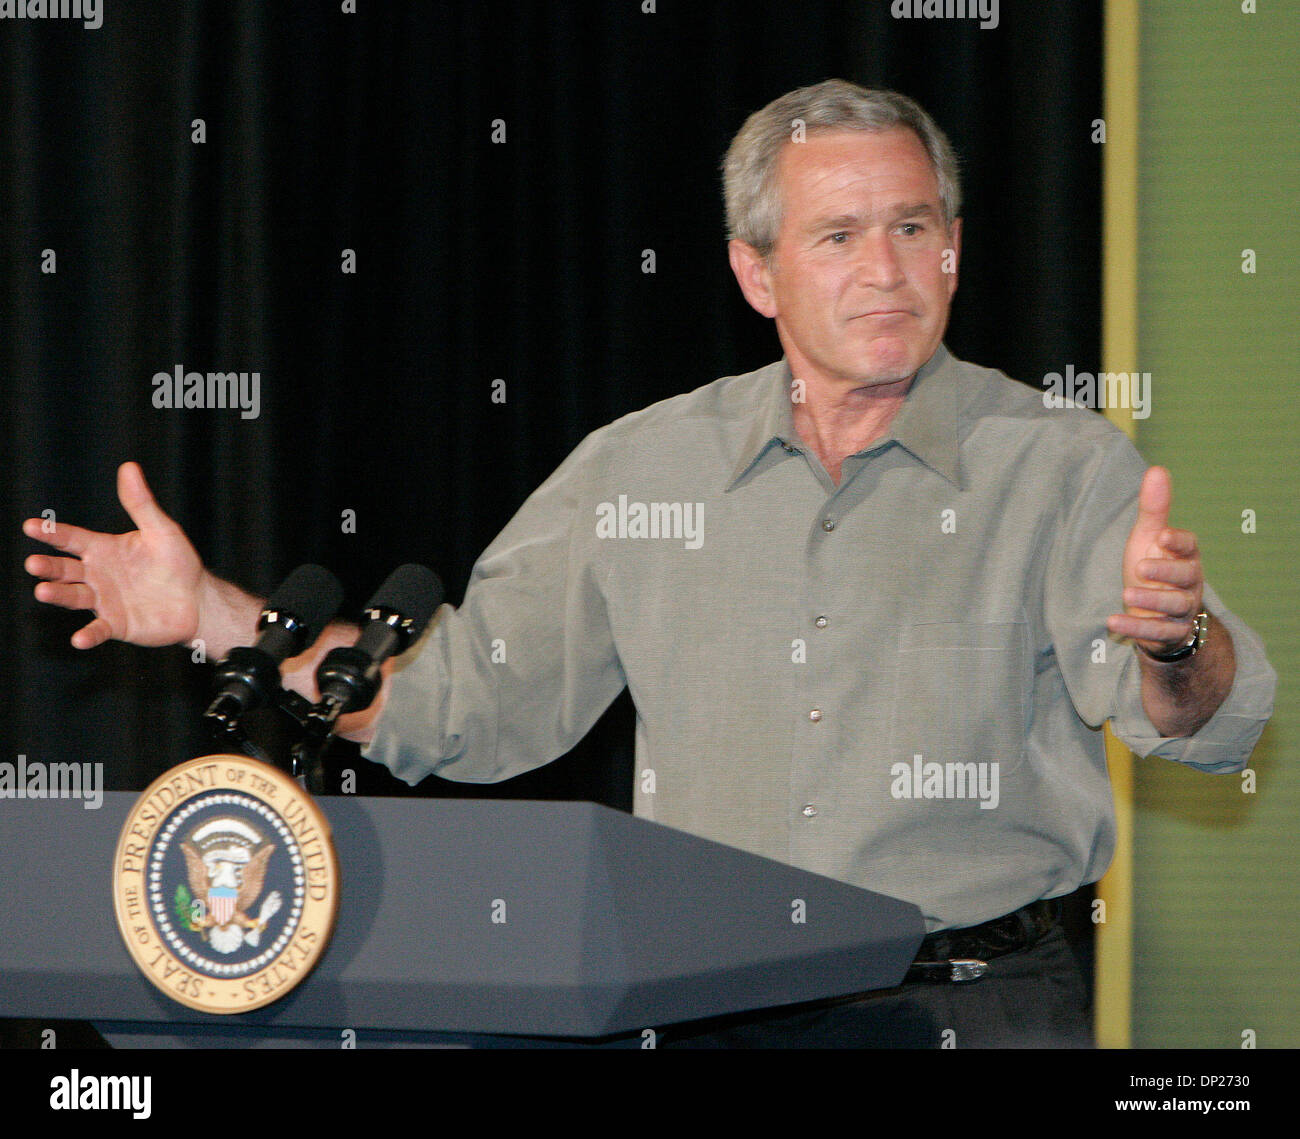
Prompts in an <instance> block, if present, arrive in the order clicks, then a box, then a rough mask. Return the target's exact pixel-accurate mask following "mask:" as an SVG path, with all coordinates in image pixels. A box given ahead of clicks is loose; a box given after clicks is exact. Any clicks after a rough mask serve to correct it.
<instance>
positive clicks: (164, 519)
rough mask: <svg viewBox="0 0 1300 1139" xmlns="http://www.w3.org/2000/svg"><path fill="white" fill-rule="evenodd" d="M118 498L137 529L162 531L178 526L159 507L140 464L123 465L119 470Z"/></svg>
mask: <svg viewBox="0 0 1300 1139" xmlns="http://www.w3.org/2000/svg"><path fill="white" fill-rule="evenodd" d="M117 498H118V501H119V502H121V504H122V506H123V508H124V509H125V510H126V512H127V514H129V515H130V516H131V521H132V522H134V523H135V524H136V528H137V529H140V530H160V529H163V528H165V527H171V526H175V525H176V523H174V522H173V521H172V520H171V518H170V516H168V515H167V514H166V513H164V511H163V508H162V507H161V506H159V505H158V502H157V500H156V499H155V498H154V496H153V491H151V490H150V489H149V484H148V483H147V482H145V481H144V471H142V470H141V469H140V464H139V463H123V464H122V465H121V466H120V467H118V468H117Z"/></svg>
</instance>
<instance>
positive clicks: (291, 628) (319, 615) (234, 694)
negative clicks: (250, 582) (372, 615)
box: [204, 565, 343, 732]
mask: <svg viewBox="0 0 1300 1139" xmlns="http://www.w3.org/2000/svg"><path fill="white" fill-rule="evenodd" d="M342 603H343V586H342V585H340V584H339V580H338V578H336V577H335V576H334V575H333V574H332V573H330V571H329V570H327V569H325V568H324V567H323V566H316V565H304V566H299V567H298V568H297V569H296V570H294V571H293V573H291V574H290V575H289V576H288V577H286V578H285V579H284V581H283V582H281V584H280V587H279V588H278V589H277V590H276V591H275V592H274V593H273V594H271V597H270V600H268V601H267V603H266V608H265V609H263V610H262V614H261V616H260V617H259V618H258V619H257V629H258V633H259V634H260V635H259V636H258V638H257V642H256V643H255V644H253V645H247V646H240V647H238V648H234V649H231V650H230V652H229V653H228V654H227V655H226V656H225V657H224V658H223V659H222V660H221V662H220V663H219V664H218V665H217V674H216V677H215V680H214V683H213V687H215V688H217V689H218V692H217V696H216V699H214V700H213V701H212V704H211V705H210V706H209V708H208V710H207V712H205V713H204V718H205V719H207V720H210V721H212V722H213V723H214V724H215V725H216V726H217V727H219V728H221V729H223V730H225V731H227V732H233V731H234V730H235V728H236V725H237V723H238V721H239V718H240V717H241V716H242V715H244V714H245V713H246V712H251V711H252V710H253V709H254V708H258V707H260V706H261V705H263V704H265V703H266V702H267V701H269V700H270V699H271V698H272V697H273V696H274V695H275V693H276V692H278V691H279V689H280V662H281V661H284V660H287V659H288V658H289V657H291V656H297V655H298V653H300V652H302V651H303V650H304V649H305V648H306V647H307V646H308V645H309V644H311V642H312V641H314V640H315V639H316V637H317V636H318V635H319V634H320V632H321V630H322V629H324V627H325V626H326V625H327V624H328V623H329V620H330V618H332V617H333V616H334V614H335V613H337V612H338V609H339V606H340V605H341V604H342Z"/></svg>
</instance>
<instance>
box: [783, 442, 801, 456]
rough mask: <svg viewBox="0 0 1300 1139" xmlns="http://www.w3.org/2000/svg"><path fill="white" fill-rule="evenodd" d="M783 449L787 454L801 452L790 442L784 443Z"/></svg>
mask: <svg viewBox="0 0 1300 1139" xmlns="http://www.w3.org/2000/svg"><path fill="white" fill-rule="evenodd" d="M781 450H783V451H784V452H785V453H786V454H787V455H797V454H798V453H799V452H798V451H796V450H795V449H794V448H793V447H791V446H790V444H789V443H782V444H781Z"/></svg>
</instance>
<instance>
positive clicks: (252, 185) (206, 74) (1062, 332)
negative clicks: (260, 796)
mask: <svg viewBox="0 0 1300 1139" xmlns="http://www.w3.org/2000/svg"><path fill="white" fill-rule="evenodd" d="M645 6H646V5H643V4H642V3H641V2H640V0H609V2H606V3H599V4H597V3H590V4H565V3H551V2H548V3H537V4H528V3H516V4H502V3H484V2H481V0H466V2H463V3H433V2H417V0H384V2H383V3H380V2H378V0H359V3H358V4H357V7H358V9H359V12H358V13H357V14H355V15H352V14H346V13H344V12H343V11H342V7H343V6H342V4H341V3H340V2H339V0H311V2H308V0H301V2H283V3H280V2H274V3H272V2H266V3H263V2H260V0H235V2H230V0H219V2H218V0H213V2H210V3H205V2H200V0H169V2H165V3H163V2H160V3H145V2H143V0H103V12H104V20H103V26H102V27H101V28H100V29H98V30H85V29H83V28H82V27H81V25H80V24H79V23H77V22H74V21H59V20H44V21H18V20H14V21H4V22H0V68H2V74H3V100H2V102H0V147H2V148H3V150H2V152H0V154H2V158H0V179H2V180H3V181H2V186H0V195H2V199H0V200H2V202H3V205H2V207H0V226H2V227H3V242H2V243H0V255H2V256H3V259H4V260H3V265H2V266H0V322H2V323H0V352H3V364H2V367H3V372H4V379H5V382H4V387H3V393H2V394H0V401H3V402H2V405H0V406H2V407H3V427H2V431H3V440H4V444H3V446H4V455H3V463H0V479H3V480H4V486H3V492H4V493H3V501H4V505H5V509H4V515H5V523H4V526H3V533H4V538H3V542H2V543H0V549H3V553H4V561H3V571H2V572H3V581H4V583H5V590H6V596H7V598H8V602H7V604H5V606H4V608H3V617H2V618H0V620H3V627H2V630H0V644H2V646H3V648H2V649H0V652H3V657H2V659H0V715H2V716H3V729H2V731H0V740H2V742H3V755H2V756H0V759H3V760H6V761H11V762H12V761H13V760H15V758H16V756H17V755H19V754H23V755H26V756H27V758H28V759H29V760H40V761H46V762H54V761H71V760H77V761H82V762H85V761H102V762H104V763H105V765H106V773H107V785H108V787H109V788H110V789H139V788H142V787H143V786H144V785H145V784H146V783H147V782H148V781H150V780H151V779H152V778H154V777H155V776H157V775H158V774H160V773H161V772H162V771H163V770H165V769H166V768H168V767H170V766H172V765H173V764H175V763H177V762H179V761H181V760H183V759H185V758H188V757H189V756H191V755H195V754H202V753H203V752H205V751H207V750H210V748H209V747H208V746H207V741H206V740H205V738H204V736H203V734H202V732H201V730H200V724H199V718H200V712H201V710H202V708H203V706H204V703H205V700H204V697H205V695H206V692H207V684H208V677H209V672H210V669H209V668H208V667H207V666H200V665H196V664H193V663H191V660H190V654H189V653H188V652H187V651H186V650H183V649H181V648H173V649H157V650H145V649H137V648H134V647H130V646H125V645H120V644H111V645H108V646H105V647H103V648H100V649H97V650H94V651H93V652H90V653H79V652H77V651H76V650H74V649H72V648H71V647H70V645H69V644H68V638H69V637H70V635H71V633H72V632H73V630H74V629H76V628H78V627H79V626H80V625H81V624H82V623H84V622H85V620H86V619H87V618H86V615H84V614H75V615H73V614H68V613H64V612H62V611H58V610H54V609H51V608H49V607H47V606H41V605H38V604H37V603H36V602H35V601H34V599H33V598H32V594H31V586H32V584H33V582H32V579H30V578H29V577H28V576H27V575H26V574H25V573H24V571H23V569H22V560H23V557H24V556H25V555H27V554H29V553H32V552H35V551H36V550H37V549H38V548H39V547H38V546H37V544H36V543H33V542H31V541H29V540H27V539H25V538H23V537H22V536H21V534H20V533H19V523H20V521H21V520H22V519H23V518H25V517H28V516H38V515H40V514H41V512H42V511H45V510H53V511H55V512H56V514H57V516H58V517H59V518H60V519H62V520H64V521H69V522H74V523H77V524H80V525H85V526H89V527H93V528H96V529H111V530H122V529H126V528H128V522H127V519H126V517H125V514H124V512H123V511H122V510H121V508H120V507H119V506H118V504H117V500H116V495H115V486H114V482H115V480H114V472H115V470H116V467H117V465H118V464H119V463H121V462H122V461H124V460H126V459H132V458H133V459H138V460H139V461H140V462H141V463H142V464H143V466H144V470H145V473H146V475H147V477H148V478H149V480H150V482H151V485H152V486H153V488H154V491H155V493H156V494H157V496H158V498H159V501H160V502H161V503H162V505H163V507H164V509H166V510H167V511H168V512H169V513H170V514H172V516H173V517H175V518H176V519H177V520H178V521H179V522H180V523H181V525H182V526H184V528H185V529H186V530H187V531H188V533H189V534H190V536H191V538H192V539H193V541H194V543H195V544H196V546H197V547H198V549H199V551H200V553H201V554H202V556H203V557H204V559H205V561H206V562H207V563H208V565H209V566H210V567H211V568H212V569H214V570H215V571H216V572H218V573H220V574H222V575H223V576H226V577H228V578H230V579H232V580H235V581H237V582H238V583H240V584H241V585H243V586H245V587H246V588H249V589H251V590H254V591H259V592H263V593H264V592H266V591H268V590H270V589H271V588H272V587H273V586H274V585H275V584H276V583H277V582H278V581H279V580H280V578H281V577H283V575H284V574H285V573H287V572H288V570H290V569H291V568H292V567H293V566H295V565H297V564H299V563H301V562H304V561H318V562H321V563H323V564H325V565H328V566H330V567H331V568H333V569H334V570H335V571H336V572H337V573H338V574H339V575H340V577H341V578H342V579H343V580H344V582H345V584H346V585H347V587H348V590H349V602H350V604H351V606H352V607H353V609H354V610H355V609H356V608H358V607H359V606H360V604H361V603H362V602H363V601H364V599H365V597H366V596H367V595H368V594H369V592H370V591H371V590H372V589H373V588H374V587H375V585H377V584H378V582H379V581H380V580H382V578H383V577H384V576H385V575H386V574H387V573H388V571H389V570H390V569H392V568H393V567H394V566H395V565H397V564H398V563H400V562H404V561H422V562H425V563H427V564H429V565H431V566H433V567H434V568H435V569H436V570H437V571H438V572H439V573H440V575H441V576H442V577H443V578H444V579H445V581H446V582H447V585H448V589H449V599H450V600H452V601H453V602H456V601H458V600H459V598H460V595H461V593H462V591H463V589H464V586H465V582H466V580H467V578H468V574H469V571H470V567H471V565H472V564H473V561H474V559H475V557H476V556H477V555H478V554H479V552H480V551H481V550H482V549H483V548H484V547H485V546H486V545H487V544H488V543H489V542H490V541H491V539H492V538H493V537H494V536H495V534H496V533H497V532H498V531H499V530H500V529H501V527H502V526H503V525H504V524H505V523H506V522H507V520H508V519H509V518H510V516H511V515H512V514H513V512H514V511H515V510H516V509H517V508H518V506H519V505H520V503H521V502H522V501H523V500H524V498H525V497H526V496H527V495H528V493H529V492H530V491H531V490H532V489H533V488H534V487H535V486H536V485H537V484H538V483H540V482H541V481H542V480H543V479H544V478H545V477H546V476H547V475H548V474H549V473H550V472H551V471H552V470H553V469H554V467H555V466H556V465H557V464H558V463H559V462H560V461H561V460H562V459H563V457H564V456H565V455H566V454H567V453H568V452H569V451H570V450H571V449H572V448H573V447H574V446H575V445H576V444H577V443H578V442H579V441H580V440H581V438H582V437H583V436H584V435H585V434H586V433H587V432H589V431H591V430H593V429H595V428H597V427H599V426H601V425H603V424H605V423H607V422H609V421H610V420H612V419H614V418H616V417H618V416H620V415H622V414H624V413H626V412H630V411H633V410H635V409H637V408H640V407H643V406H645V405H647V404H649V403H652V402H654V401H656V400H659V399H663V398H665V397H668V396H671V395H674V394H676V393H678V392H682V391H686V390H689V389H692V388H695V387H698V386H699V385H701V384H704V383H707V382H709V381H711V380H713V379H715V378H716V377H718V376H721V375H727V374H733V373H737V372H742V371H746V370H749V369H751V368H755V367H758V366H760V365H762V364H764V363H766V362H768V361H770V360H772V359H774V358H776V357H777V356H778V355H779V352H780V349H779V346H778V344H777V341H776V337H775V333H774V332H773V330H772V328H771V327H770V325H769V323H768V322H767V321H764V320H763V319H762V318H760V317H758V316H757V315H756V314H754V313H753V312H752V311H750V310H749V309H748V308H747V306H746V305H745V303H744V301H743V299H742V298H741V296H740V293H739V290H738V289H737V287H736V285H735V283H734V281H733V279H732V277H731V273H730V270H729V268H728V266H727V261H726V251H725V244H724V235H723V218H722V205H721V195H720V184H719V177H718V172H717V168H718V163H719V160H720V158H721V156H722V154H723V152H724V150H725V149H726V146H727V144H728V141H729V139H730V137H731V135H732V134H733V133H734V132H735V131H736V130H737V129H738V128H739V126H740V124H741V123H742V122H743V120H744V118H745V116H746V115H747V114H749V113H750V112H751V111H753V110H755V109H757V108H758V107H759V106H761V105H762V104H764V103H766V102H767V101H769V100H770V99H772V98H774V97H775V96H777V95H779V94H781V93H782V92H784V91H787V90H789V89H791V88H793V87H796V86H800V85H803V84H807V83H811V82H816V81H818V80H821V79H823V78H826V77H828V76H840V77H844V78H848V79H852V80H855V81H857V82H860V83H864V84H867V85H879V86H888V87H892V88H895V89H898V90H901V91H903V92H905V93H907V94H909V95H912V96H913V97H915V98H917V99H919V100H920V101H921V102H922V104H923V105H925V106H926V107H927V108H928V109H929V110H930V111H931V112H932V113H933V114H934V115H935V117H936V118H937V119H938V121H939V122H940V124H941V125H942V126H943V127H944V128H945V129H946V130H947V131H948V133H949V134H950V136H951V138H952V140H953V142H954V144H955V146H956V148H957V150H958V152H959V154H960V156H961V159H962V164H963V171H964V180H965V194H966V201H967V206H966V208H965V210H964V216H965V219H966V222H965V226H966V228H965V235H964V249H963V262H962V272H961V285H960V289H959V291H958V296H957V301H956V305H955V309H954V313H953V318H952V324H951V327H950V331H949V335H948V343H949V345H950V346H951V347H952V348H953V350H954V351H955V352H956V353H957V354H958V355H960V356H962V357H964V358H967V359H970V360H974V361H976V362H978V363H982V364H987V365H991V366H995V367H999V368H1002V369H1004V370H1005V371H1007V372H1008V373H1010V374H1012V375H1014V376H1016V377H1017V378H1019V379H1022V380H1024V381H1025V382H1027V383H1031V384H1038V383H1040V382H1041V378H1042V376H1043V375H1044V373H1046V372H1048V371H1054V370H1062V369H1063V368H1064V366H1065V365H1066V364H1067V363H1074V364H1075V366H1076V367H1077V368H1080V369H1088V370H1091V369H1095V367H1096V365H1097V363H1098V359H1097V357H1098V348H1099V312H1100V307H1099V265H1100V248H1099V214H1100V169H1101V147H1100V146H1099V145H1097V144H1095V143H1094V142H1093V141H1092V134H1093V121H1094V120H1095V119H1098V118H1100V117H1101V115H1102V107H1101V71H1102V59H1101V46H1102V45H1101V9H1100V4H1099V3H1094V2H1091V0H1084V2H1080V0H1002V2H1001V4H1000V5H999V25H998V27H997V28H996V29H993V30H983V29H981V28H980V27H979V26H978V23H977V21H974V20H969V19H967V20H961V19H937V20H936V19H912V20H898V19H894V18H892V17H891V14H890V4H889V3H888V2H887V0H878V2H863V0H854V2H843V3H833V2H825V3H776V2H767V0H734V2H712V3H705V2H701V0H689V2H688V0H658V2H657V3H655V4H653V5H649V6H651V7H653V8H654V9H656V10H655V11H653V12H646V11H644V10H643V8H644V7H645ZM196 119H202V120H203V121H204V125H205V128H206V141H205V142H202V143H196V142H195V141H193V140H192V136H193V132H194V129H195V128H194V126H193V122H194V120H196ZM494 120H502V121H503V123H504V130H505V141H504V143H496V142H494V141H493V138H492V135H493V129H494ZM345 249H351V250H354V251H355V258H356V272H355V273H354V274H345V273H343V272H342V270H341V267H342V258H343V251H344V250H345ZM45 250H53V251H54V255H55V257H56V259H57V260H56V267H57V272H55V273H52V274H51V273H46V272H42V261H43V257H45V256H46V255H45V254H44V252H43V251H45ZM645 250H653V251H654V256H655V272H654V273H653V274H648V273H645V272H643V271H642V266H643V251H645ZM177 365H182V366H183V367H184V369H185V370H187V371H189V370H194V371H201V372H208V371H221V372H225V371H235V372H250V373H251V372H258V373H259V374H260V396H261V406H260V415H259V416H258V418H256V419H245V418H241V416H240V415H239V413H238V412H237V411H233V410H226V411H222V410H183V409H182V410H167V409H157V408H155V407H154V406H153V405H152V397H153V393H154V387H153V384H152V377H153V376H154V374H155V373H157V372H160V371H172V370H173V369H174V368H175V367H176V366H177ZM495 380H504V382H505V385H506V388H505V390H506V400H505V402H504V403H496V402H493V400H492V391H493V382H494V381H495ZM345 511H353V512H355V532H345V528H344V524H343V520H344V512H345ZM631 725H632V716H631V709H630V705H629V703H628V701H627V698H626V697H624V698H622V699H621V700H620V701H619V702H617V703H616V704H615V705H614V707H613V708H612V709H611V711H610V712H609V713H608V714H607V715H606V717H605V718H604V719H603V720H602V721H601V723H600V725H599V726H598V727H597V728H596V729H595V730H594V731H593V732H592V734H591V735H590V736H589V737H588V739H587V740H586V741H585V742H584V743H583V744H582V745H581V746H580V747H579V748H578V749H577V750H576V751H575V752H574V753H572V754H571V755H569V756H568V757H566V758H564V759H563V760H560V761H559V762H557V763H555V764H553V765H551V766H549V767H547V768H544V769H542V770H540V771H538V772H536V773H533V774H530V775H528V776H524V777H522V778H519V779H516V780H513V781H511V782H509V783H506V784H502V785H499V786H497V787H482V786H460V785H456V784H451V783H447V782H444V781H441V780H439V779H429V780H426V781H425V782H424V783H423V784H422V785H421V786H420V787H419V788H418V789H417V791H416V792H415V793H419V794H429V795H474V796H489V795H506V796H518V797H531V798H539V797H558V798H590V799H595V800H598V801H603V802H606V803H609V804H611V805H615V806H620V807H624V808H627V807H628V806H629V805H630V801H631ZM342 767H352V768H355V769H357V771H358V774H359V776H360V781H359V785H358V789H359V790H361V791H363V792H370V793H393V794H397V793H411V792H410V790H409V789H408V788H407V787H406V786H405V784H401V783H399V782H397V781H396V780H394V779H392V778H391V777H389V776H388V775H387V773H386V772H385V771H383V770H381V769H379V768H377V767H375V766H374V765H371V764H367V763H365V762H364V761H360V760H359V759H358V758H357V756H356V752H355V750H354V749H351V750H350V749H348V748H346V747H339V748H336V750H335V753H334V756H333V769H334V770H335V772H336V773H337V771H338V769H340V768H342Z"/></svg>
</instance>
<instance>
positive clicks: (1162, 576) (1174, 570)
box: [1137, 558, 1200, 589]
mask: <svg viewBox="0 0 1300 1139" xmlns="http://www.w3.org/2000/svg"><path fill="white" fill-rule="evenodd" d="M1137 571H1138V574H1139V576H1140V577H1141V578H1142V579H1143V580H1144V581H1155V582H1160V583H1162V584H1164V585H1176V586H1178V587H1179V588H1181V589H1192V588H1194V587H1195V586H1196V584H1197V582H1198V581H1200V570H1199V569H1198V568H1197V565H1196V563H1195V562H1191V561H1184V560H1182V559H1175V558H1144V559H1143V560H1142V561H1140V562H1138V565H1137Z"/></svg>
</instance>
